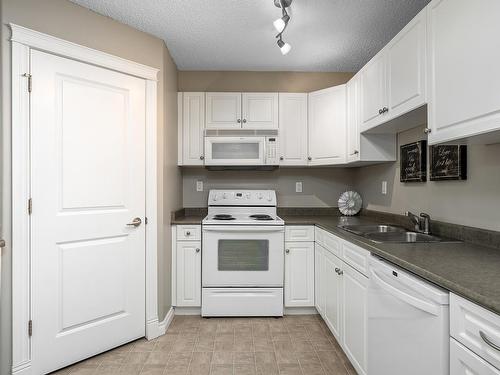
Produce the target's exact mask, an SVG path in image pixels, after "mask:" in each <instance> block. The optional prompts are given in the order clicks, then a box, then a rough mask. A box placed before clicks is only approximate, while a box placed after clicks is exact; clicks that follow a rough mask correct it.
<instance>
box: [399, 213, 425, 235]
mask: <svg viewBox="0 0 500 375" xmlns="http://www.w3.org/2000/svg"><path fill="white" fill-rule="evenodd" d="M405 215H406V216H408V217H409V218H410V220H411V221H412V222H413V223H414V224H415V232H420V233H424V234H431V230H430V224H431V217H430V216H429V215H428V214H426V213H424V212H422V213H421V214H420V216H417V215H415V214H412V213H411V212H410V211H406V212H405Z"/></svg>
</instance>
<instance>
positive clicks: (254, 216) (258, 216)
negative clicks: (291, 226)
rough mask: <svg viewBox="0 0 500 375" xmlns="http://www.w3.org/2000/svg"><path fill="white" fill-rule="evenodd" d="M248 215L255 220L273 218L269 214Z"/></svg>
mask: <svg viewBox="0 0 500 375" xmlns="http://www.w3.org/2000/svg"><path fill="white" fill-rule="evenodd" d="M250 217H251V218H252V219H255V220H274V219H273V218H272V217H271V216H269V215H267V214H255V215H250Z"/></svg>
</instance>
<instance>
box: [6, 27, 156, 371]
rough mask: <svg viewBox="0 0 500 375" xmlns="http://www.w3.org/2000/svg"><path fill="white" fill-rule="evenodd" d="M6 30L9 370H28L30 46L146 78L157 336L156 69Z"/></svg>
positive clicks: (149, 274) (150, 263)
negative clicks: (9, 182) (9, 64)
mask: <svg viewBox="0 0 500 375" xmlns="http://www.w3.org/2000/svg"><path fill="white" fill-rule="evenodd" d="M10 27H11V30H12V38H11V42H12V317H13V318H12V337H13V339H12V346H13V347H12V353H13V354H12V373H13V374H16V375H30V374H31V373H32V366H31V358H32V353H31V351H32V348H31V340H30V337H29V336H28V321H29V319H30V317H31V285H30V282H31V281H30V280H31V278H30V274H31V269H30V251H31V248H30V237H31V235H30V233H31V229H30V217H29V215H28V211H27V202H28V199H29V197H30V164H29V155H30V142H29V141H30V139H29V134H30V132H29V126H30V122H29V115H30V96H29V93H28V80H27V78H26V77H25V76H24V74H28V73H30V55H31V49H37V50H42V51H45V52H48V53H53V54H56V55H59V56H63V57H66V58H71V59H74V60H78V61H81V62H84V63H88V64H93V65H96V66H100V67H104V68H107V69H112V70H115V71H119V72H121V73H125V74H129V75H133V76H137V77H139V78H143V79H145V80H146V163H147V164H146V165H148V166H149V168H146V181H145V183H146V217H147V218H148V225H147V226H146V244H145V245H146V306H145V309H146V321H145V330H146V337H147V338H148V339H153V338H155V337H158V336H159V335H160V329H159V326H160V323H159V322H158V294H157V293H158V271H157V252H158V249H157V244H158V241H157V236H158V225H159V224H158V210H157V201H158V196H157V186H158V185H157V168H156V167H151V166H158V155H157V139H158V134H157V131H158V124H157V82H156V79H157V73H158V69H155V68H151V67H148V66H145V65H141V64H138V63H135V62H133V61H128V60H125V59H122V58H119V57H116V56H112V55H109V54H107V53H104V52H100V51H97V50H93V49H90V48H87V47H84V46H79V45H77V44H75V43H71V42H67V41H65V40H62V39H59V38H55V37H52V36H50V35H47V34H43V33H39V32H37V31H33V30H30V29H27V28H25V27H21V26H17V25H13V24H11V25H10Z"/></svg>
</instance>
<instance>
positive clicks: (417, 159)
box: [399, 140, 427, 182]
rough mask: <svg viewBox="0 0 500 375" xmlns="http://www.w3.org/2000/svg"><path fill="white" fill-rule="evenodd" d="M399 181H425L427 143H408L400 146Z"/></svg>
mask: <svg viewBox="0 0 500 375" xmlns="http://www.w3.org/2000/svg"><path fill="white" fill-rule="evenodd" d="M399 156H400V157H399V159H400V181H401V182H426V181H427V141H426V140H421V141H418V142H413V143H408V144H406V145H402V146H400V154H399Z"/></svg>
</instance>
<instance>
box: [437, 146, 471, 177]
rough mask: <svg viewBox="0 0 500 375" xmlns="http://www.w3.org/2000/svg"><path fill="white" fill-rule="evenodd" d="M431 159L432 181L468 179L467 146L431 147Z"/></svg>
mask: <svg viewBox="0 0 500 375" xmlns="http://www.w3.org/2000/svg"><path fill="white" fill-rule="evenodd" d="M430 159H431V160H430V180H431V181H446V180H466V179H467V146H465V145H437V146H431V147H430Z"/></svg>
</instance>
